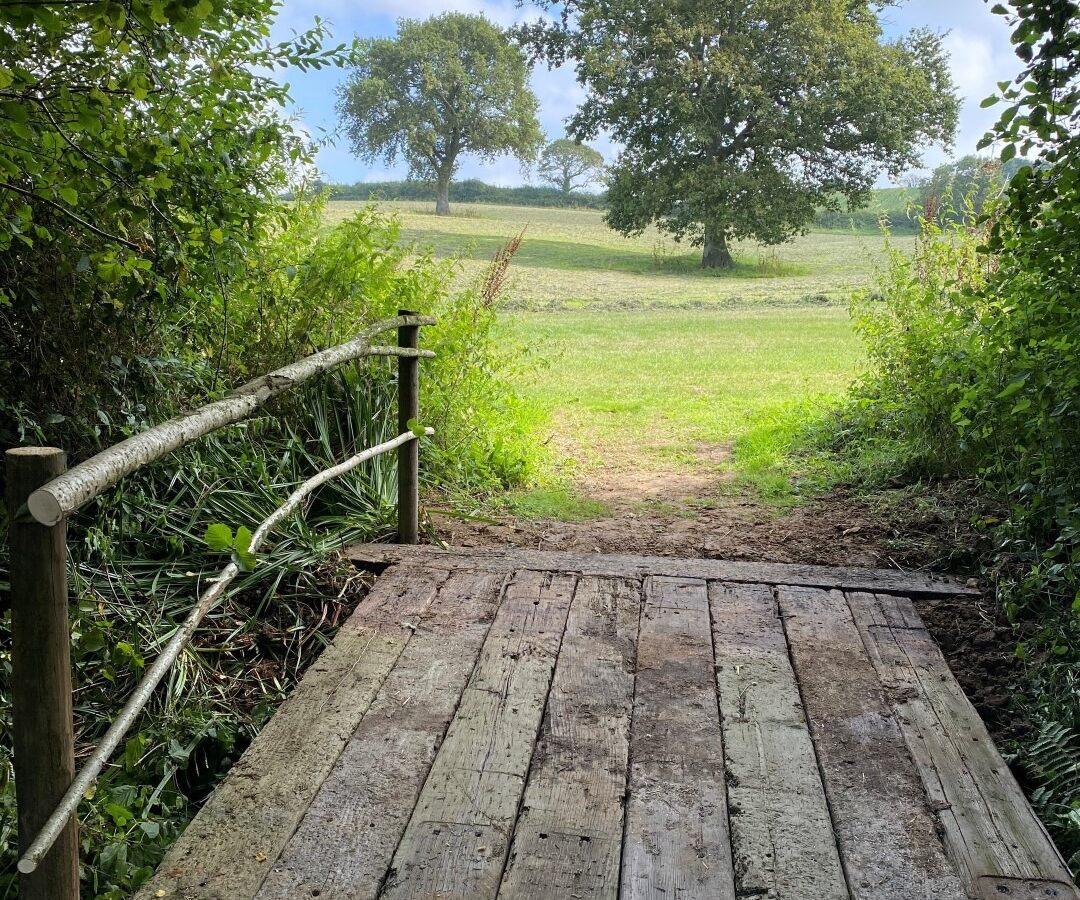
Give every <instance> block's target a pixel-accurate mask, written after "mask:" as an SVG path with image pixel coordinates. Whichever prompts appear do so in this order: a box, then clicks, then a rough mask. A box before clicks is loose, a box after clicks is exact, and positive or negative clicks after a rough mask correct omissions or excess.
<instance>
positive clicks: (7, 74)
mask: <svg viewBox="0 0 1080 900" xmlns="http://www.w3.org/2000/svg"><path fill="white" fill-rule="evenodd" d="M14 80H15V76H14V75H13V74H12V73H11V69H5V68H4V67H3V66H0V90H3V89H4V88H6V87H10V85H11V82H13V81H14Z"/></svg>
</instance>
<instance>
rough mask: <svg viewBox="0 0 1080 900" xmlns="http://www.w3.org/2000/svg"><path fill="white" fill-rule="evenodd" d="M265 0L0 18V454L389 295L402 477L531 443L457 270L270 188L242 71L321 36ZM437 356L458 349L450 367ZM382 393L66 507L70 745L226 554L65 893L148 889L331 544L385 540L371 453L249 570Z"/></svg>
mask: <svg viewBox="0 0 1080 900" xmlns="http://www.w3.org/2000/svg"><path fill="white" fill-rule="evenodd" d="M273 8H274V7H273V4H272V3H271V2H270V0H266V2H262V0H213V2H211V0H205V2H200V3H197V4H192V3H189V4H162V3H160V2H157V0H153V2H138V0H136V2H132V3H127V4H120V5H117V4H107V3H87V4H83V3H76V4H31V3H27V4H7V5H5V6H4V7H3V11H2V12H0V17H2V18H0V107H2V115H0V134H2V137H0V442H2V443H3V444H4V445H11V444H15V443H20V442H24V443H54V444H58V445H60V446H63V447H64V448H65V449H66V450H67V451H68V457H69V460H71V461H72V462H77V461H79V460H80V459H83V458H85V457H86V456H88V455H90V454H91V453H93V452H95V450H97V449H100V447H102V446H104V445H107V444H111V443H113V442H115V441H117V440H119V439H121V438H123V437H125V436H126V435H128V434H131V433H133V432H135V431H138V430H140V429H141V428H143V427H145V426H146V425H147V424H149V423H152V422H157V421H161V420H162V419H164V418H167V417H168V416H170V415H173V414H175V413H177V412H179V411H180V410H182V409H185V408H189V407H191V406H193V405H198V404H201V403H204V402H206V401H207V400H209V399H214V398H216V397H218V396H220V395H221V393H222V391H224V390H225V389H227V388H228V387H230V386H232V385H235V384H239V383H242V382H243V381H245V380H247V379H248V378H250V377H252V376H253V375H257V374H260V373H262V372H265V371H267V370H269V369H271V368H274V367H276V366H278V365H281V364H284V363H286V362H290V361H293V360H295V359H296V358H297V357H300V356H302V355H305V354H307V353H310V352H312V351H313V350H317V349H320V348H322V347H325V346H328V345H330V344H332V343H336V342H337V341H339V340H342V339H344V338H347V337H350V336H352V335H353V334H355V333H356V332H357V331H359V330H360V329H361V328H363V327H364V326H365V325H366V324H368V323H370V322H371V321H373V320H375V319H378V318H382V317H385V316H386V315H388V314H392V313H394V312H395V311H396V310H397V308H399V307H402V306H407V307H414V308H420V309H424V310H430V311H434V312H435V313H436V314H438V315H440V316H442V317H443V319H444V321H445V323H446V327H445V328H440V329H429V330H426V331H427V335H430V337H431V341H430V343H428V346H432V345H435V348H436V349H440V348H445V350H446V352H444V353H442V354H441V355H440V358H439V359H438V360H437V361H436V362H435V363H434V364H433V365H430V366H429V365H428V363H426V362H425V363H424V366H425V376H424V377H425V378H427V379H428V381H427V385H426V388H425V392H424V395H423V398H422V410H423V411H422V417H423V421H424V422H425V424H427V423H432V424H435V425H436V426H437V427H439V428H440V440H441V441H443V442H445V444H444V445H439V444H436V445H435V448H434V449H433V451H432V452H431V453H430V454H429V458H427V459H426V460H425V470H424V471H425V475H426V477H427V478H428V479H429V482H430V483H431V484H434V485H437V486H448V489H449V488H454V489H456V485H458V484H459V483H462V484H463V483H467V484H469V485H470V486H472V485H484V486H491V485H495V484H500V483H503V482H504V481H509V480H512V479H513V478H514V477H517V476H518V475H519V474H520V473H521V472H522V471H524V470H525V469H526V468H527V467H528V465H529V456H528V455H529V453H530V445H529V444H528V443H527V442H526V443H524V444H522V443H521V442H518V441H516V440H515V439H514V433H515V432H514V429H515V428H517V427H519V426H518V425H516V424H515V421H514V420H513V419H512V418H507V417H506V416H504V415H503V410H505V409H507V408H511V407H513V406H514V404H515V403H516V401H515V400H514V399H513V398H512V397H507V396H506V395H505V393H504V391H505V384H504V381H503V378H504V373H503V372H502V370H501V369H500V365H501V359H502V358H501V357H498V358H497V357H496V356H495V355H493V354H492V353H489V352H488V351H489V350H492V348H494V347H496V344H495V341H494V337H493V332H492V330H493V329H494V328H495V321H494V312H493V310H492V309H491V308H490V307H491V306H492V301H491V300H489V299H488V298H485V297H483V295H482V294H481V292H480V290H479V289H472V288H468V287H456V286H455V278H456V275H457V266H456V264H455V263H454V262H452V261H443V262H440V261H435V260H433V259H432V258H431V257H430V256H428V255H425V254H422V253H421V254H416V255H410V254H409V253H408V250H407V249H404V248H402V247H400V246H399V245H398V230H397V226H396V224H395V223H394V222H392V221H391V220H388V219H387V218H385V217H381V216H378V215H377V214H375V213H374V212H372V211H369V210H368V211H362V212H361V214H360V215H359V216H357V217H355V218H354V219H352V220H350V221H349V222H347V223H345V224H344V225H343V226H342V227H341V228H340V229H337V230H335V231H332V232H329V233H327V232H326V231H325V230H324V228H323V226H322V207H321V205H320V204H319V203H318V202H313V201H312V200H311V199H310V197H308V196H306V195H305V193H304V191H303V190H302V189H298V190H297V191H296V193H297V198H298V199H297V200H296V201H295V202H293V203H283V202H281V200H280V195H281V193H282V191H283V190H284V189H285V188H287V187H288V186H290V185H293V186H294V187H295V181H296V180H297V179H296V177H294V176H298V175H301V174H302V170H303V167H304V165H305V163H306V162H307V160H308V159H309V150H308V148H307V147H306V145H305V144H304V143H303V142H302V141H301V140H300V139H299V138H298V137H297V136H296V134H295V133H294V132H293V130H292V128H291V127H290V124H289V123H288V122H287V121H284V120H282V119H281V118H280V117H279V116H278V115H277V113H276V112H275V110H276V109H278V108H280V107H281V106H283V105H285V103H286V102H287V94H286V92H285V89H284V88H282V87H281V86H279V84H278V83H277V82H276V81H274V80H272V79H271V77H270V74H269V73H270V71H271V70H273V69H275V68H280V67H281V66H282V65H286V64H290V65H295V66H298V67H301V68H304V67H307V66H315V67H317V66H321V65H324V64H327V63H330V62H335V61H340V60H341V59H342V54H341V52H340V50H329V51H327V50H323V49H322V48H321V47H320V46H319V39H320V36H321V34H322V29H321V26H316V28H315V29H314V30H313V31H312V32H310V33H306V34H302V35H300V36H299V37H297V38H295V39H294V40H293V41H291V42H289V43H288V44H286V45H282V46H278V47H275V46H272V45H270V44H269V43H268V38H267V35H268V34H269V28H270V20H271V14H272V11H273ZM388 339H389V340H392V336H389V337H388ZM422 340H424V341H425V342H426V343H427V342H428V338H427V336H425V337H424V338H422ZM440 342H441V343H440ZM459 345H461V346H464V345H468V346H469V352H468V353H462V354H461V356H460V357H455V356H454V352H453V351H454V349H455V348H456V347H457V346H459ZM499 350H500V352H502V350H501V348H499ZM506 352H507V353H509V352H511V351H510V350H509V349H508V350H506ZM455 391H458V393H455ZM394 396H395V385H394V369H393V366H392V364H391V363H389V362H387V361H385V360H382V361H372V362H366V363H362V364H357V365H355V366H353V367H350V368H348V369H345V370H342V371H339V372H337V373H335V374H334V375H333V376H330V377H325V378H322V379H319V381H318V382H317V383H316V384H313V385H311V386H309V387H306V388H303V389H301V390H299V391H295V392H292V393H291V394H289V395H288V396H286V397H284V398H282V399H280V400H278V401H276V402H275V404H274V407H273V408H272V409H269V410H267V411H266V413H265V415H262V416H260V417H259V418H257V419H254V420H251V421H248V422H245V423H243V424H241V425H237V426H233V427H230V428H228V429H225V430H223V431H220V432H218V433H216V434H215V435H213V436H212V437H209V438H207V439H204V440H202V441H200V442H198V443H197V444H196V445H194V446H192V447H190V448H188V449H186V450H184V451H182V452H180V453H178V454H175V455H173V456H172V457H170V458H169V459H167V460H164V461H163V462H162V463H160V464H158V465H155V466H151V467H149V468H147V469H145V470H143V471H141V472H140V473H138V474H137V475H135V476H132V477H130V478H128V479H126V480H125V481H124V482H123V483H122V484H121V485H118V486H117V487H116V488H115V489H113V490H111V491H109V492H107V493H106V495H105V496H103V497H102V498H100V500H98V501H97V502H96V503H94V504H91V505H90V506H89V507H88V508H86V509H85V510H83V511H82V512H80V514H79V515H77V516H76V517H74V518H73V519H72V520H71V521H70V523H69V529H68V538H69V548H70V551H71V566H72V569H71V577H72V586H73V604H72V652H73V658H74V663H75V669H76V673H75V675H76V683H77V684H78V685H79V691H78V695H77V697H76V716H77V720H78V721H77V734H78V735H79V737H78V740H79V742H80V751H81V752H82V751H85V749H86V747H88V746H90V745H92V744H93V743H94V742H95V741H97V740H98V739H99V738H100V736H101V734H102V733H103V731H104V729H105V727H106V726H107V724H108V722H109V721H111V719H112V718H113V717H114V716H115V714H116V712H117V709H118V707H119V702H120V700H121V698H123V697H125V696H127V695H128V694H129V693H130V691H131V689H132V687H133V686H134V684H135V682H136V680H137V678H138V677H139V676H140V674H141V673H142V671H143V670H144V668H145V665H146V661H147V660H151V659H153V657H154V656H155V655H156V654H157V653H158V652H159V650H160V648H161V646H162V645H163V643H164V642H165V641H166V640H167V639H168V637H169V636H170V635H171V634H172V633H173V632H174V631H175V628H176V627H177V626H178V623H179V622H180V621H181V620H182V619H184V618H185V617H186V615H187V614H188V612H189V611H190V608H191V605H192V603H193V602H194V599H195V597H196V596H197V595H198V593H199V587H200V585H201V584H202V583H203V582H204V581H205V579H206V578H207V577H212V576H213V575H215V574H216V573H217V571H218V570H220V568H221V564H222V560H221V556H220V554H221V553H223V552H229V553H233V554H235V555H236V557H237V558H238V559H239V560H240V561H241V562H246V566H245V568H246V569H248V571H245V572H243V573H242V574H241V575H240V577H239V578H238V579H237V582H235V583H234V588H235V590H233V591H231V592H230V594H229V596H228V597H226V598H225V599H224V600H223V601H222V603H221V604H220V605H219V606H218V607H217V608H216V609H214V610H212V611H211V613H210V614H209V616H208V617H207V619H206V620H205V621H204V623H203V626H202V627H201V628H200V630H199V632H198V634H197V635H196V638H195V644H194V645H193V647H192V648H191V649H189V650H188V651H187V652H186V653H185V654H183V655H182V656H181V659H180V661H179V662H178V664H177V666H176V667H174V669H173V670H172V671H171V672H170V675H169V677H168V679H167V681H166V683H165V684H163V685H162V687H161V688H160V689H159V690H158V692H157V693H156V694H155V696H154V698H153V701H152V703H151V706H150V708H149V709H148V711H147V713H146V715H145V716H144V717H143V718H142V719H141V720H140V721H139V723H138V725H137V726H136V729H135V730H134V731H133V733H132V734H131V736H130V737H129V739H128V741H127V744H126V746H125V748H124V752H123V754H122V756H121V757H120V758H118V759H116V760H114V761H113V763H112V764H111V765H110V766H109V767H108V768H107V769H106V771H105V773H103V775H102V777H101V779H100V780H99V781H98V783H97V785H96V788H95V791H94V793H93V795H92V796H90V797H88V798H87V799H86V800H85V801H84V803H83V804H82V806H81V809H80V819H81V822H82V828H81V834H82V842H83V853H82V858H83V869H82V874H83V895H84V897H87V898H91V897H93V898H101V900H120V898H122V897H126V896H129V895H130V894H131V892H132V891H133V890H135V889H136V888H137V887H138V886H139V885H140V884H141V883H142V882H143V881H145V879H146V878H147V877H148V875H149V873H150V871H151V868H152V867H153V866H154V865H156V864H157V863H158V862H159V861H160V860H161V858H162V855H163V853H164V851H165V849H166V848H167V846H168V845H169V844H170V843H171V842H172V841H173V840H174V839H175V837H176V836H177V835H178V834H179V832H180V831H181V830H182V829H183V827H184V825H185V824H186V822H187V821H188V819H190V817H191V815H192V814H193V813H194V811H195V810H196V809H197V807H198V804H199V803H201V801H202V800H203V799H204V798H205V797H206V796H207V794H208V793H209V791H210V790H211V789H212V787H213V786H214V784H215V783H216V781H217V780H218V779H219V778H220V777H221V775H222V773H223V772H224V771H225V770H226V769H227V768H228V765H229V764H230V762H231V761H232V760H233V759H234V758H235V757H236V756H237V755H238V754H239V753H240V752H242V750H243V749H244V747H245V746H246V744H247V742H248V741H249V740H250V738H251V737H252V735H253V734H254V733H255V732H256V731H257V730H258V728H259V727H261V725H262V723H263V722H264V721H265V719H266V718H267V716H268V715H269V713H270V711H271V710H272V709H273V707H274V706H275V705H276V703H277V702H279V701H280V700H281V699H282V697H283V696H284V695H285V693H286V692H287V691H288V690H289V689H290V688H291V686H292V685H293V684H295V682H296V680H297V679H298V678H299V677H300V675H301V674H302V673H303V671H304V668H305V667H306V666H307V665H308V663H309V662H310V661H311V660H312V659H313V658H314V656H315V655H316V654H317V652H318V650H319V649H320V648H321V647H322V646H323V645H324V644H325V642H326V640H327V639H328V637H329V636H331V635H332V634H333V631H334V629H335V628H336V626H337V624H339V623H340V622H341V621H342V620H343V619H344V617H345V616H346V615H347V614H348V611H349V609H350V607H351V604H352V603H353V602H355V600H356V598H357V592H358V584H357V580H356V578H355V572H353V571H352V570H351V569H349V568H348V567H344V568H343V567H342V566H341V565H339V564H336V563H334V562H333V561H332V560H330V559H329V556H330V554H331V552H332V551H333V550H335V549H338V548H340V547H341V546H342V545H345V544H347V543H349V542H355V541H359V540H369V539H374V538H378V537H380V536H385V535H388V534H390V533H392V530H393V526H394V522H393V519H394V498H395V493H396V482H395V477H396V475H395V470H394V467H393V461H392V459H388V458H381V459H378V460H373V461H371V462H370V463H368V464H365V465H364V466H361V467H359V468H358V469H356V470H354V471H353V472H350V473H348V474H347V475H345V476H343V477H341V478H339V479H336V480H334V481H332V482H330V483H328V484H327V485H324V486H322V487H321V488H320V489H319V490H318V491H317V492H316V494H314V495H313V496H312V497H311V498H310V499H309V501H308V502H307V503H306V509H305V515H304V516H303V517H301V516H296V517H292V518H291V519H290V520H289V521H288V522H286V523H283V524H282V526H281V527H280V528H279V529H277V530H276V531H275V533H274V534H273V535H271V536H270V538H269V542H268V546H267V547H266V548H265V550H264V552H262V553H260V558H259V561H258V562H259V564H258V566H257V567H256V566H254V560H253V559H251V558H250V556H251V555H250V540H251V535H250V531H251V529H252V528H253V527H254V526H255V525H256V524H257V523H259V522H260V521H262V520H263V519H264V518H265V517H266V516H267V515H268V514H269V513H270V512H271V511H273V510H274V509H275V508H277V507H278V506H279V505H280V504H281V503H282V501H283V500H284V499H285V497H286V496H287V495H288V493H289V491H290V490H291V489H292V488H293V487H294V486H295V485H297V484H298V483H299V482H301V481H303V480H305V479H307V478H309V477H310V476H311V475H312V474H314V473H316V472H317V471H320V470H322V469H325V468H327V467H328V466H330V465H332V464H334V463H336V462H339V461H340V460H341V459H342V458H344V457H345V456H348V455H351V454H353V453H356V452H358V451H359V450H361V449H363V448H365V447H369V446H371V445H372V444H375V443H378V442H380V441H383V440H386V439H387V438H388V437H390V436H391V435H393V434H394V433H395V432H396V414H395V409H394ZM460 403H469V404H471V405H472V406H473V407H474V408H471V409H470V408H468V407H465V406H463V405H459V404H460ZM489 420H497V421H498V424H499V427H498V428H493V429H491V431H490V433H488V432H487V431H485V430H484V429H485V428H486V425H487V423H488V421H489ZM458 451H459V452H458ZM443 460H445V461H446V464H445V465H441V462H442V461H443ZM429 490H430V485H429ZM0 521H6V516H0ZM221 523H228V525H226V526H224V528H221V527H217V528H215V527H211V526H214V525H215V524H217V525H220V524H221ZM208 528H209V532H208ZM208 542H209V544H210V546H208ZM214 547H216V548H218V549H217V550H215V549H213V548H214ZM3 567H4V561H3V560H2V559H0V568H3ZM5 581H6V579H4V578H3V575H2V573H0V588H2V589H3V590H5V591H6V589H7V586H6V584H5V583H4V582H5ZM2 608H7V604H6V603H3V602H0V609H2ZM9 648H10V619H4V620H2V621H0V813H2V814H3V819H2V821H0V896H12V895H13V891H14V882H15V874H14V868H15V834H14V826H13V819H12V817H11V814H12V812H13V809H14V806H13V797H14V792H15V785H14V784H13V783H12V778H11V768H10V748H11V721H10V703H9V702H4V701H6V700H8V699H9V685H8V675H9V673H10V656H9V653H10V650H9Z"/></svg>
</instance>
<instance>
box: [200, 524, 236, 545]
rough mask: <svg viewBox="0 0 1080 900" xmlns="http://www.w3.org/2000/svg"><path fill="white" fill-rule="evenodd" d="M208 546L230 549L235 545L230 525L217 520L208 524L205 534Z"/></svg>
mask: <svg viewBox="0 0 1080 900" xmlns="http://www.w3.org/2000/svg"><path fill="white" fill-rule="evenodd" d="M203 540H204V541H206V546H207V547H209V548H210V549H211V550H218V551H221V550H230V549H232V546H233V533H232V529H231V528H230V527H229V526H228V525H223V524H222V523H221V522H215V523H214V524H213V525H207V526H206V534H204V535H203Z"/></svg>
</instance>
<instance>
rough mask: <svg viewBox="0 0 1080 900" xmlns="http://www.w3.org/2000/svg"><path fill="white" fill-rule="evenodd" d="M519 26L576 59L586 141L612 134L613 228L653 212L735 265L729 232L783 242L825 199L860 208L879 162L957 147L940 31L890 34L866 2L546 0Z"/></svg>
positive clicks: (578, 126) (579, 124) (634, 226)
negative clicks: (536, 17) (617, 150)
mask: <svg viewBox="0 0 1080 900" xmlns="http://www.w3.org/2000/svg"><path fill="white" fill-rule="evenodd" d="M537 2H539V3H540V5H542V6H544V7H546V8H547V9H548V10H549V11H551V12H552V13H554V14H555V15H554V21H552V20H541V21H539V22H536V23H533V24H531V25H528V26H525V27H523V28H522V29H521V30H520V33H519V37H520V38H521V40H522V41H523V43H524V44H525V45H526V46H527V47H528V48H529V49H530V50H531V51H532V52H533V53H534V54H536V55H538V56H542V57H545V58H546V59H547V60H548V62H549V64H559V63H562V62H564V61H567V60H572V61H574V63H575V65H576V67H577V75H578V80H579V81H580V82H581V83H582V84H583V85H585V86H586V88H587V89H588V97H587V99H586V100H585V102H584V103H583V104H582V106H581V108H580V109H579V110H578V111H577V113H576V114H575V115H574V116H573V118H572V119H571V120H570V123H569V129H568V130H569V133H570V136H571V137H573V138H576V139H578V140H588V139H590V138H593V137H595V136H596V135H597V134H598V133H599V132H600V131H601V130H604V131H606V132H607V133H608V134H609V135H610V136H611V137H612V138H613V139H614V140H615V141H616V142H618V143H620V144H622V145H623V147H624V149H623V151H622V153H621V154H620V156H619V157H618V159H617V160H616V161H615V163H614V164H613V166H612V167H611V171H610V179H609V191H608V198H609V202H610V211H609V213H608V222H609V224H610V225H611V226H612V227H614V228H616V229H617V230H619V231H621V232H623V233H626V234H636V233H640V232H641V231H642V230H643V229H644V228H646V227H647V226H648V225H650V224H653V223H655V224H656V225H657V226H659V227H660V228H661V229H663V230H665V231H668V232H671V233H673V234H674V235H675V236H676V237H677V238H688V239H689V240H691V241H692V242H694V243H695V244H701V245H703V246H704V250H703V254H702V265H703V266H706V267H730V266H732V265H733V261H732V257H731V253H730V250H729V242H730V241H731V240H732V239H735V238H754V239H756V240H759V241H761V242H763V243H766V244H777V243H781V242H783V241H785V240H787V239H789V238H790V237H792V236H793V235H795V234H798V233H800V232H803V231H805V230H806V228H807V227H808V226H809V224H810V222H811V221H812V220H813V217H814V214H815V209H816V208H817V207H826V208H839V205H840V204H841V203H842V202H843V201H844V200H845V199H846V201H847V203H848V204H849V206H850V208H855V207H858V206H861V205H864V204H865V203H866V202H867V200H868V199H869V196H870V191H871V189H872V187H873V185H874V182H875V180H876V179H877V178H878V177H879V175H880V174H881V173H882V172H887V173H890V174H893V175H895V174H898V173H900V172H902V171H904V170H905V169H908V168H910V167H913V166H915V165H917V164H918V162H919V154H920V150H921V149H922V148H923V147H924V146H926V145H928V144H931V143H934V142H941V143H945V144H948V143H949V142H950V141H951V139H952V136H953V133H954V131H955V128H956V120H957V113H958V100H957V97H956V94H955V90H954V87H953V84H952V81H951V78H950V75H949V70H948V65H947V57H946V54H945V51H944V49H943V47H942V41H941V37H940V35H936V34H932V33H930V32H926V31H917V32H913V33H911V34H909V35H906V36H904V37H901V38H899V39H895V40H886V39H885V37H884V35H883V33H882V28H881V24H880V21H879V19H878V15H877V12H876V8H877V7H878V4H874V3H871V2H868V0H657V2H650V3H641V2H639V0H537Z"/></svg>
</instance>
